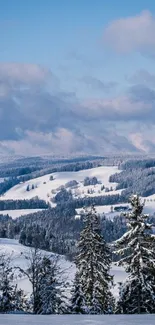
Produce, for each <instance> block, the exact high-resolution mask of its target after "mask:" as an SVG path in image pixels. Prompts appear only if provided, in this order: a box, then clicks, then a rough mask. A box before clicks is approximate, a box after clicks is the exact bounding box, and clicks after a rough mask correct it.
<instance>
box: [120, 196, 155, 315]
mask: <svg viewBox="0 0 155 325" xmlns="http://www.w3.org/2000/svg"><path fill="white" fill-rule="evenodd" d="M130 202H131V206H132V212H131V213H129V214H127V215H126V218H127V226H128V230H127V232H126V233H125V234H124V235H123V236H122V237H121V238H120V239H118V240H117V241H116V242H115V247H116V253H117V254H118V255H120V256H121V259H120V261H119V262H118V264H119V265H123V266H124V267H125V270H126V272H127V273H128V277H127V279H126V281H125V283H124V284H122V285H121V287H120V299H119V301H118V306H117V312H120V313H125V314H136V313H138V314H140V313H153V312H155V277H154V273H155V251H154V245H155V235H153V234H151V229H152V225H151V224H150V223H148V221H147V219H148V215H145V214H143V213H142V212H143V207H144V204H142V203H141V201H140V198H139V197H138V196H137V195H133V196H132V197H131V199H130Z"/></svg>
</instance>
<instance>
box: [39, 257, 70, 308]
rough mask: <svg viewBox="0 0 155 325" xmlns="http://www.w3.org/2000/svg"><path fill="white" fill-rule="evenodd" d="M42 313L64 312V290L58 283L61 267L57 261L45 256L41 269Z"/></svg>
mask: <svg viewBox="0 0 155 325" xmlns="http://www.w3.org/2000/svg"><path fill="white" fill-rule="evenodd" d="M40 272H41V274H40V296H41V303H40V310H39V311H38V313H40V314H57V313H64V310H63V308H64V307H65V306H64V305H63V301H62V292H61V289H60V283H58V279H57V277H58V274H59V268H58V266H57V264H55V262H54V263H53V262H52V261H51V259H49V258H48V257H47V256H44V258H43V260H42V263H41V269H40Z"/></svg>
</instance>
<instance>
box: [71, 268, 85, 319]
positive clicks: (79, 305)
mask: <svg viewBox="0 0 155 325" xmlns="http://www.w3.org/2000/svg"><path fill="white" fill-rule="evenodd" d="M71 293H72V296H71V300H70V310H71V313H72V314H86V313H87V310H86V301H85V297H84V294H83V291H82V288H81V285H80V281H79V275H78V272H76V275H75V279H74V284H73V289H72V292H71Z"/></svg>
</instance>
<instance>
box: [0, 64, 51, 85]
mask: <svg viewBox="0 0 155 325" xmlns="http://www.w3.org/2000/svg"><path fill="white" fill-rule="evenodd" d="M51 77H52V73H51V71H50V70H49V69H47V68H45V67H42V66H39V65H37V64H26V63H0V82H3V83H5V82H6V83H8V84H11V85H15V84H18V85H19V84H25V85H26V84H28V85H30V84H31V85H34V84H42V83H44V82H46V81H47V79H49V78H51Z"/></svg>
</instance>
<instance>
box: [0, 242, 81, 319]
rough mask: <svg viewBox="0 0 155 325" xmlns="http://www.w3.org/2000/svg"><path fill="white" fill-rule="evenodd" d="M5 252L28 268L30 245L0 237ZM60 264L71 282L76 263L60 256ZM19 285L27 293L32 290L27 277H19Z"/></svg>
mask: <svg viewBox="0 0 155 325" xmlns="http://www.w3.org/2000/svg"><path fill="white" fill-rule="evenodd" d="M3 252H4V253H5V254H6V255H9V256H11V260H12V265H13V266H20V267H21V268H23V269H27V267H28V265H27V261H26V259H25V258H24V255H25V254H27V253H28V252H29V247H26V246H23V245H21V244H19V242H18V240H15V239H7V238H0V253H3ZM42 253H43V254H44V255H49V256H52V255H54V254H52V253H51V252H46V251H42ZM58 264H59V266H60V270H61V273H62V276H63V279H64V280H65V281H67V282H69V284H71V283H72V282H73V280H74V275H75V264H74V263H71V262H69V261H67V260H66V258H65V257H64V256H60V258H59V261H58ZM17 285H18V287H19V288H21V289H22V290H24V291H25V292H26V293H27V294H29V293H31V291H32V288H31V284H30V282H29V280H28V279H27V278H25V277H22V278H19V277H18V279H17ZM0 324H1V322H0Z"/></svg>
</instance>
